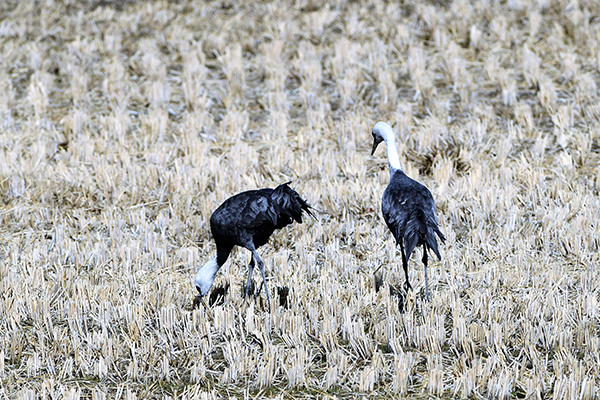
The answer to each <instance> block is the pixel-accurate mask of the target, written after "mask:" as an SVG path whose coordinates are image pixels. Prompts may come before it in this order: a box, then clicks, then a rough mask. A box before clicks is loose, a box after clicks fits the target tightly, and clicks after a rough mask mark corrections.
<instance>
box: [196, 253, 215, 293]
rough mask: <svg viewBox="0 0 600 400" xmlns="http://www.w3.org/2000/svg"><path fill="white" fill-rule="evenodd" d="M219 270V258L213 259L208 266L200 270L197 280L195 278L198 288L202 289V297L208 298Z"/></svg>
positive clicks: (205, 265)
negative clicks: (207, 295)
mask: <svg viewBox="0 0 600 400" xmlns="http://www.w3.org/2000/svg"><path fill="white" fill-rule="evenodd" d="M218 270H219V264H217V257H214V258H211V259H210V260H208V262H207V263H206V264H204V265H203V266H201V267H200V269H198V272H197V273H196V278H194V283H195V284H196V287H197V288H198V289H200V294H201V295H202V296H206V294H207V293H208V291H209V290H210V288H211V286H212V284H213V282H214V281H215V275H216V274H217V271H218Z"/></svg>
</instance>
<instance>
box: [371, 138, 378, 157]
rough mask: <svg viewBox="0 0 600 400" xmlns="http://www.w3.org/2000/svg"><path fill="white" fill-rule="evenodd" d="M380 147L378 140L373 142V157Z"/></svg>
mask: <svg viewBox="0 0 600 400" xmlns="http://www.w3.org/2000/svg"><path fill="white" fill-rule="evenodd" d="M378 145H379V143H377V141H376V140H373V149H372V150H371V155H373V154H375V150H376V149H377V146H378Z"/></svg>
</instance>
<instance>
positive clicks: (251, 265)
mask: <svg viewBox="0 0 600 400" xmlns="http://www.w3.org/2000/svg"><path fill="white" fill-rule="evenodd" d="M252 272H254V254H252V255H251V256H250V264H248V283H247V284H246V291H245V292H244V299H246V297H248V292H249V291H250V283H251V282H252Z"/></svg>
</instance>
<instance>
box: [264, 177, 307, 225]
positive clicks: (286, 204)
mask: <svg viewBox="0 0 600 400" xmlns="http://www.w3.org/2000/svg"><path fill="white" fill-rule="evenodd" d="M290 183H292V182H291V181H290V182H286V183H282V184H281V185H279V186H277V187H276V188H275V190H273V194H272V198H273V201H274V202H275V203H276V204H277V205H278V206H279V208H280V210H279V211H280V213H281V214H283V215H285V216H287V217H290V218H293V219H294V221H296V222H299V223H301V222H302V212H306V213H307V214H308V215H310V216H311V217H313V218H314V217H315V216H314V214H313V213H312V211H311V210H312V207H311V206H310V205H309V204H308V203H307V202H306V200H304V199H303V198H302V197H300V195H299V194H298V192H296V191H295V190H294V189H292V188H291V187H289V186H288V185H289V184H290Z"/></svg>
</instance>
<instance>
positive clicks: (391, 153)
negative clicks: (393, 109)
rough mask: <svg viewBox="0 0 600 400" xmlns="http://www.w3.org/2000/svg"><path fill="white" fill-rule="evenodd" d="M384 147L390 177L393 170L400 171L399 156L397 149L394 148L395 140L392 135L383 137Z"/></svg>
mask: <svg viewBox="0 0 600 400" xmlns="http://www.w3.org/2000/svg"><path fill="white" fill-rule="evenodd" d="M385 147H386V148H387V155H388V163H389V164H390V177H391V176H392V175H394V172H396V171H402V167H400V157H398V149H397V148H396V140H395V139H394V136H393V135H392V136H388V137H386V138H385Z"/></svg>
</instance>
